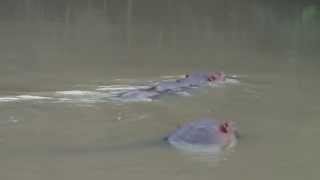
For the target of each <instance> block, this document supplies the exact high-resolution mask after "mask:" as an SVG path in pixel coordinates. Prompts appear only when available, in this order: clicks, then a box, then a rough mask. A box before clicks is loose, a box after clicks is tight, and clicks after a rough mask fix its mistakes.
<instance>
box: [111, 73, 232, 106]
mask: <svg viewBox="0 0 320 180" xmlns="http://www.w3.org/2000/svg"><path fill="white" fill-rule="evenodd" d="M225 79H226V75H225V74H224V73H223V72H212V73H192V74H187V75H185V77H184V78H181V79H176V80H169V81H160V82H158V83H156V84H154V85H151V86H150V87H148V88H144V89H135V90H129V91H126V92H122V93H120V94H119V95H118V96H117V98H120V99H122V100H126V101H150V100H153V99H155V98H157V97H159V96H161V95H164V94H179V92H183V91H187V90H190V89H192V88H198V87H202V86H208V85H209V84H210V83H221V82H224V81H225Z"/></svg>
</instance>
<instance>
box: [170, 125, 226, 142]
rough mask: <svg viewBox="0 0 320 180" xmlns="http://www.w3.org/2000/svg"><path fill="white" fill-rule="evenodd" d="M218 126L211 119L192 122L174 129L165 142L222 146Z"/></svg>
mask: <svg viewBox="0 0 320 180" xmlns="http://www.w3.org/2000/svg"><path fill="white" fill-rule="evenodd" d="M218 126H219V124H218V122H217V121H215V120H212V119H201V120H197V121H192V122H189V123H187V124H185V125H183V126H181V127H180V128H178V129H176V130H175V131H174V132H173V133H172V134H171V135H169V136H168V138H167V141H168V142H169V143H170V144H177V143H186V144H193V145H213V144H216V145H220V144H221V145H222V144H223V140H222V136H221V135H220V133H219V132H218Z"/></svg>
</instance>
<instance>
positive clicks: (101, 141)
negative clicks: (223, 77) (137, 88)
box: [0, 0, 320, 180]
mask: <svg viewBox="0 0 320 180" xmlns="http://www.w3.org/2000/svg"><path fill="white" fill-rule="evenodd" d="M319 14H320V5H319V3H318V2H317V1H312V0H310V1H303V2H302V1H301V2H299V1H293V2H286V1H281V2H280V1H265V2H263V1H259V0H256V1H251V2H249V1H248V2H243V1H241V2H240V1H231V0H215V1H211V0H200V1H190V0H189V1H182V0H176V1H170V0H164V1H159V0H139V1H137V0H136V1H134V0H80V1H71V0H67V1H65V0H57V1H49V0H42V1H39V0H24V1H8V0H7V1H0V39H1V41H0V62H1V66H0V101H1V103H0V145H1V148H0V159H1V163H0V179H22V178H23V179H27V180H29V179H32V180H34V179H101V178H107V179H127V178H131V179H184V180H186V179H199V178H200V179H212V178H213V177H214V178H216V179H236V178H237V179H239V178H240V179H249V180H250V179H262V180H263V179H281V180H286V179H290V180H293V179H302V178H304V179H319V176H320V174H319V172H318V166H317V164H318V162H319V160H320V159H319V158H318V156H317V154H318V152H319V149H320V146H319V145H318V144H317V143H316V142H317V137H318V136H319V135H320V132H319V126H320V123H319V117H320V116H319V111H320V104H319V102H320V101H319V96H318V92H319V90H320V85H319V83H318V79H317V77H319V76H320V74H319V67H320V64H319V61H318V59H319V56H320V54H319V47H320V36H319V32H320V23H319V22H320V15H319ZM217 70H222V71H225V72H232V73H234V74H237V75H240V77H239V78H240V81H241V83H240V85H239V86H226V87H222V88H219V87H217V88H216V87H214V88H207V89H203V90H201V91H200V92H199V93H198V94H197V95H196V96H191V97H185V98H182V97H173V96H169V97H164V100H163V101H159V102H150V103H133V104H131V103H129V104H121V105H119V104H113V103H106V102H104V101H103V102H99V103H87V102H84V101H82V102H81V101H80V102H78V103H65V102H67V101H68V99H70V98H71V99H72V98H75V97H74V96H72V95H70V94H63V93H62V94H61V92H60V95H59V94H56V93H55V92H57V91H69V90H81V91H78V92H76V91H70V92H72V93H78V94H79V93H80V94H81V96H80V97H82V98H83V97H84V96H85V97H87V96H88V97H89V99H90V98H91V100H92V94H90V93H92V92H94V93H105V91H108V88H110V87H109V85H114V84H131V82H134V81H136V80H139V81H143V82H149V81H150V80H153V79H157V78H159V77H160V76H163V75H172V76H175V75H181V74H186V73H190V72H199V71H217ZM161 78H171V77H161ZM115 80H117V81H115ZM134 83H135V82H134ZM134 83H133V84H134ZM100 86H101V87H100ZM106 88H107V89H106ZM117 88H119V87H117ZM120 88H123V87H120ZM48 92H50V93H48ZM64 93H66V92H64ZM83 93H87V94H83ZM88 93H89V95H88ZM95 95H96V94H95ZM50 98H54V99H50ZM56 98H61V99H60V100H61V102H62V103H61V102H60V103H52V102H53V101H54V100H56ZM63 100H65V101H63ZM207 116H212V117H216V118H217V119H231V120H234V121H235V122H237V124H238V125H239V127H240V132H241V137H242V138H241V140H240V142H239V144H238V145H237V146H236V148H235V149H234V152H231V153H230V154H227V155H226V156H223V158H222V159H225V158H226V159H225V160H222V161H218V162H217V161H215V160H212V161H211V160H210V157H205V158H198V157H196V156H190V155H186V154H183V153H181V152H179V151H177V150H175V149H173V148H170V147H168V146H166V145H165V144H163V143H162V142H161V138H163V137H164V136H165V135H166V134H167V133H168V132H171V131H172V129H174V128H175V127H176V126H178V125H179V124H181V123H184V122H186V121H190V120H193V119H197V118H201V117H207ZM158 140H160V141H158Z"/></svg>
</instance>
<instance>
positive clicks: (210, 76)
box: [185, 72, 226, 82]
mask: <svg viewBox="0 0 320 180" xmlns="http://www.w3.org/2000/svg"><path fill="white" fill-rule="evenodd" d="M185 78H186V79H196V78H200V79H203V78H204V80H206V81H208V82H223V81H225V79H226V75H225V74H224V72H210V73H192V74H186V75H185Z"/></svg>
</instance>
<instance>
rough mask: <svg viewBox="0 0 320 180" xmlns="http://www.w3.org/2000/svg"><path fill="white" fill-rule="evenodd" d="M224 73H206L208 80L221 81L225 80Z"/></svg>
mask: <svg viewBox="0 0 320 180" xmlns="http://www.w3.org/2000/svg"><path fill="white" fill-rule="evenodd" d="M225 79H226V75H225V74H224V73H223V72H212V73H209V74H208V81H210V82H222V81H225Z"/></svg>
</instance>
